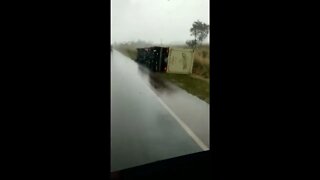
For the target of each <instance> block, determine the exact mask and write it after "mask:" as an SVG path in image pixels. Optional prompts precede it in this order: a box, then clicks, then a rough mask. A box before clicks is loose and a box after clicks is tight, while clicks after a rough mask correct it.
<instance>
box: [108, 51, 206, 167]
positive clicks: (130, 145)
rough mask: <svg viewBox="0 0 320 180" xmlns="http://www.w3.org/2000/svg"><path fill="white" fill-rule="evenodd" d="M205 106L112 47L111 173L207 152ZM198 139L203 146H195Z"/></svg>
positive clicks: (197, 144) (197, 143)
mask: <svg viewBox="0 0 320 180" xmlns="http://www.w3.org/2000/svg"><path fill="white" fill-rule="evenodd" d="M152 89H153V90H152ZM159 97H160V98H159ZM173 101H177V102H173ZM185 103H191V104H185ZM204 103H205V102H204ZM205 104H206V103H205ZM206 105H207V106H204V104H201V100H199V99H197V98H196V97H194V96H192V95H189V94H188V93H186V92H184V91H183V90H181V89H179V88H177V87H175V86H173V85H172V84H169V83H167V82H165V81H161V80H159V79H157V77H156V76H153V74H152V75H150V73H149V72H148V70H146V69H144V68H143V67H139V66H138V65H137V64H136V63H135V62H134V61H132V60H130V59H128V58H127V57H125V56H123V55H122V54H120V53H119V52H117V51H115V50H113V51H112V57H111V171H117V170H122V169H126V168H130V167H135V166H139V165H143V164H147V163H151V162H155V161H159V160H164V159H168V158H172V157H177V156H182V155H187V154H191V153H195V152H200V151H203V150H206V149H205V148H203V147H204V146H207V147H209V143H208V136H209V129H208V127H209V126H208V124H209V106H208V104H206ZM194 106H197V107H194ZM201 108H202V109H201ZM191 109H193V112H190V110H191ZM188 114H194V115H193V116H192V115H188ZM192 118H194V119H193V120H192ZM179 121H183V122H179ZM199 123H203V124H202V125H199ZM194 136H196V137H197V138H199V140H197V139H195V137H194ZM199 141H200V142H203V143H204V144H205V145H203V146H201V145H199Z"/></svg>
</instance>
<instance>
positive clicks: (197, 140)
mask: <svg viewBox="0 0 320 180" xmlns="http://www.w3.org/2000/svg"><path fill="white" fill-rule="evenodd" d="M143 84H144V85H145V86H147V87H148V89H149V90H150V91H151V92H152V93H153V94H154V95H155V96H156V98H157V99H158V100H159V102H160V103H161V104H162V106H163V107H164V108H165V109H166V110H167V111H168V112H169V113H170V114H171V115H172V116H173V117H174V119H175V120H177V121H178V123H179V124H180V125H181V126H182V128H183V129H184V130H185V131H186V132H187V133H188V134H189V136H191V138H192V139H193V140H194V141H195V142H196V143H197V144H198V145H199V146H200V148H201V149H202V150H204V151H207V150H209V148H208V147H207V146H206V145H205V144H204V143H203V142H202V141H201V139H200V138H198V136H197V135H195V133H194V132H193V131H192V130H191V129H190V128H189V127H188V126H187V125H186V124H185V123H184V122H183V121H182V120H181V119H180V118H179V117H178V116H177V115H176V114H175V113H174V112H173V111H172V110H171V109H170V108H169V107H168V105H167V104H166V103H164V102H163V101H162V99H161V98H160V97H159V96H158V95H157V94H156V93H155V92H154V91H153V90H152V89H151V88H150V87H149V86H148V85H147V84H146V83H143Z"/></svg>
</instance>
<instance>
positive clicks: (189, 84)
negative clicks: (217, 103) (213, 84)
mask: <svg viewBox="0 0 320 180" xmlns="http://www.w3.org/2000/svg"><path fill="white" fill-rule="evenodd" d="M159 76H160V77H162V78H163V79H166V80H168V81H170V82H172V83H173V84H175V85H177V86H179V87H180V88H182V89H184V90H186V91H187V92H188V93H190V94H192V95H194V96H197V97H198V98H200V99H202V100H203V101H205V102H207V103H208V104H210V101H209V100H210V97H209V95H210V93H209V92H210V85H209V81H208V80H205V79H203V78H202V79H200V78H197V77H194V76H192V75H188V74H170V73H159Z"/></svg>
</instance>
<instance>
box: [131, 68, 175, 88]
mask: <svg viewBox="0 0 320 180" xmlns="http://www.w3.org/2000/svg"><path fill="white" fill-rule="evenodd" d="M137 65H138V73H139V74H140V75H141V76H142V77H144V78H145V79H147V80H148V82H149V85H151V87H152V89H153V90H155V91H156V92H157V93H161V94H163V93H165V94H171V93H173V92H175V91H176V89H175V88H174V87H173V86H172V85H171V84H169V83H168V82H167V81H166V80H163V79H162V78H161V77H160V76H159V74H157V73H155V72H151V71H150V70H149V69H147V68H146V67H144V66H142V65H140V64H137Z"/></svg>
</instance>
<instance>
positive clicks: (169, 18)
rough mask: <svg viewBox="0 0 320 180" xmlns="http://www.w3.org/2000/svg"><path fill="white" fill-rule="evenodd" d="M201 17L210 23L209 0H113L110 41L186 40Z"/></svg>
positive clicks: (189, 37)
mask: <svg viewBox="0 0 320 180" xmlns="http://www.w3.org/2000/svg"><path fill="white" fill-rule="evenodd" d="M198 19H199V20H200V21H202V22H205V23H207V24H209V0H111V41H112V43H113V42H126V41H137V40H143V41H149V42H153V43H160V42H161V40H162V43H175V42H182V43H185V41H186V40H189V39H193V38H192V37H191V36H190V28H191V26H192V23H193V22H194V21H196V20H198ZM207 39H208V38H207ZM206 42H208V40H206Z"/></svg>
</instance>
